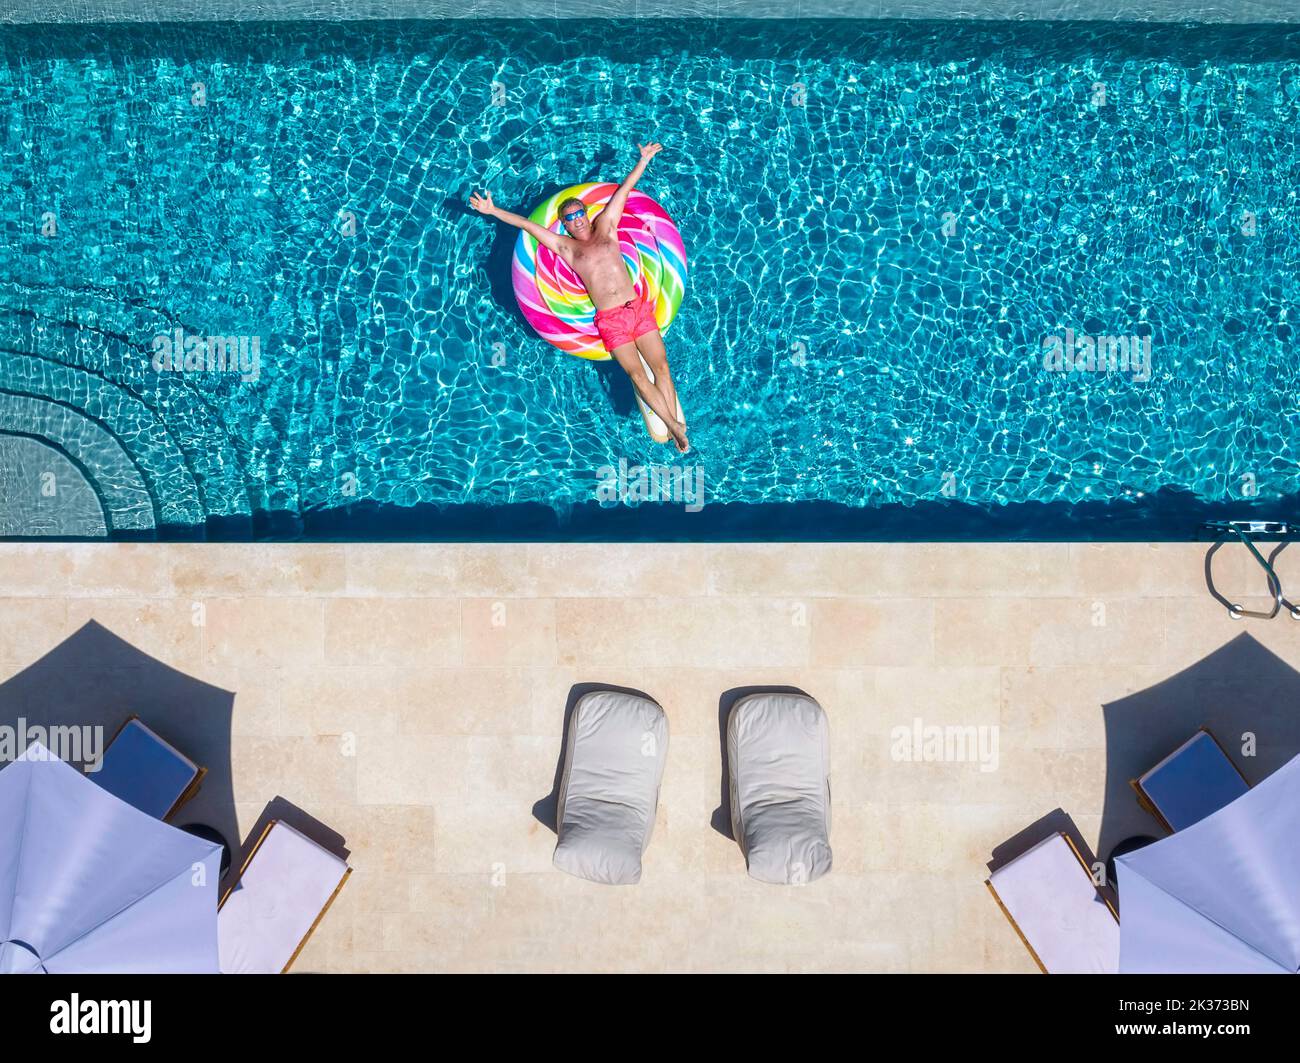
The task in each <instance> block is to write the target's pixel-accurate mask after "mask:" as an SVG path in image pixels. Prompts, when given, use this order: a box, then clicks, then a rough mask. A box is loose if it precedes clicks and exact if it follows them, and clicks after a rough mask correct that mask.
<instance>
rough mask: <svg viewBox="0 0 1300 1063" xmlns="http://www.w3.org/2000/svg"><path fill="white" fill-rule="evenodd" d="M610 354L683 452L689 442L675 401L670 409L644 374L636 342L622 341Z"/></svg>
mask: <svg viewBox="0 0 1300 1063" xmlns="http://www.w3.org/2000/svg"><path fill="white" fill-rule="evenodd" d="M610 354H612V355H613V356H614V361H616V362H618V364H619V365H620V366H622V367H623V372H625V373H626V374H627V375H628V376H629V377H631V378H632V386H633V387H634V388H636V392H637V394H638V395H640V396H641V399H642V401H643V402H644V403H645V404H646V405H647V406H649V407H650V409H652V410H654V412H655V413H657V414H658V415H659V419H660V420H661V421H663V423H664V424H665V425H667V426H668V432H669V434H671V435H672V437H673V439H674V441H675V442H676V443H677V449H678V450H680V451H681V452H682V453H683V454H685V453H686V450H687V448H688V447H689V444H688V443H687V441H686V427H685V426H684V425H683V424H682V423H681V422H680V421H678V420H677V407H676V403H675V402H674V405H673V407H672V409H671V410H670V409H669V407H668V401H667V400H666V399H665V398H664V394H663V392H662V391H660V390H659V389H658V388H657V387H655V386H654V385H653V384H652V383H650V378H649V377H648V376H646V373H645V368H644V367H643V366H642V365H641V357H640V355H638V354H637V347H636V344H635V343H624V344H622V345H620V346H618V347H615V348H614V349H613V350H612V351H610ZM674 398H675V397H674Z"/></svg>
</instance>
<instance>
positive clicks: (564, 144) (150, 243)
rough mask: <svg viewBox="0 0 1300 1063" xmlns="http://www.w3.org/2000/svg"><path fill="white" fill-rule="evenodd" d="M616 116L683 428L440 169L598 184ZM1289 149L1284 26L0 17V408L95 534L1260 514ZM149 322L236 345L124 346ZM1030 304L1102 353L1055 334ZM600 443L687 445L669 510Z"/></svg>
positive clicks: (733, 529) (1289, 217)
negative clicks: (583, 351)
mask: <svg viewBox="0 0 1300 1063" xmlns="http://www.w3.org/2000/svg"><path fill="white" fill-rule="evenodd" d="M196 86H201V88H198V87H196ZM650 138H653V139H656V140H660V141H662V142H663V143H664V145H665V150H664V151H663V153H662V154H661V155H660V156H659V157H658V158H656V159H655V160H654V161H653V163H652V164H651V167H650V170H649V172H648V173H647V175H646V177H645V178H644V179H643V182H642V186H641V187H642V188H643V189H644V190H645V191H647V192H648V193H650V194H651V195H652V196H654V197H655V198H657V199H658V200H659V201H660V202H661V203H663V204H664V206H665V207H666V208H667V209H668V210H669V212H670V213H671V214H672V215H673V216H674V218H675V219H676V220H677V222H678V224H679V225H680V227H681V230H682V233H683V235H684V238H685V240H686V244H687V252H688V255H689V256H690V265H691V276H690V286H689V290H688V292H687V295H686V298H685V300H684V302H683V305H682V309H681V312H680V314H679V316H678V318H677V321H676V323H675V324H674V326H673V328H672V330H671V332H670V333H669V334H668V336H667V345H668V350H669V355H670V360H671V363H672V365H673V367H674V375H675V377H676V379H677V384H678V388H679V391H680V392H681V394H682V396H683V400H684V403H685V407H686V410H687V414H688V421H689V422H690V425H691V429H692V441H693V443H694V448H695V449H694V450H693V452H692V453H691V454H690V455H688V456H686V457H684V458H678V457H677V456H675V455H674V454H673V453H671V451H670V450H669V449H668V448H665V447H660V446H656V445H655V444H654V443H653V442H651V441H650V440H649V439H648V437H647V436H646V435H645V432H644V429H643V427H642V424H641V419H640V417H639V416H638V415H637V413H636V411H635V408H634V406H633V403H632V396H631V392H630V390H629V387H628V385H627V382H626V381H625V380H623V379H621V378H620V376H619V374H618V373H617V371H616V370H613V369H612V368H611V366H610V365H609V364H608V363H606V364H604V365H603V366H597V365H593V364H592V363H589V362H585V361H582V360H579V359H576V358H572V357H568V356H564V355H562V354H559V353H558V352H556V351H554V350H553V349H552V348H551V347H549V346H547V345H546V344H545V343H543V342H541V341H540V340H538V339H536V338H535V337H534V336H533V335H532V334H531V332H530V331H529V330H528V328H527V326H526V324H525V323H524V322H523V320H522V318H521V316H520V315H519V313H518V311H517V310H516V308H515V306H514V304H513V299H512V297H511V293H510V286H509V277H508V262H509V253H510V249H511V246H512V241H513V234H512V233H510V232H508V231H506V230H505V229H503V228H501V227H499V226H497V225H496V224H495V223H492V222H489V221H487V220H485V219H482V218H479V217H478V216H476V215H473V214H471V213H470V212H468V210H467V209H466V207H465V200H466V198H467V197H468V195H469V193H470V191H471V190H473V189H476V188H480V187H487V188H489V189H490V190H491V191H492V192H493V193H494V195H495V197H496V199H497V202H498V203H499V204H501V205H503V206H507V207H511V208H514V209H516V210H523V211H524V212H525V213H526V212H527V210H528V209H531V207H532V205H533V204H534V203H535V202H536V201H538V200H539V199H541V198H542V197H543V196H544V195H546V194H548V193H550V192H551V191H553V190H554V189H555V188H557V187H559V186H560V185H563V184H568V183H572V182H576V181H586V180H619V179H620V178H621V177H622V176H623V174H624V173H625V172H626V170H627V169H628V168H629V167H630V166H631V164H632V163H633V162H634V161H635V158H636V148H635V144H636V142H637V141H638V140H646V139H650ZM1298 149H1300V34H1298V33H1297V31H1296V30H1294V29H1286V28H1282V27H1258V28H1251V27H1245V28H1223V27H1219V28H1193V27H1185V28H1178V27H1165V28H1139V27H1136V26H1131V25H1127V26H1126V25H1110V26H1107V25H1089V26H1084V25H1079V24H1075V25H1061V24H1054V25H1047V24H1032V23H1030V24H1015V25H1011V24H984V25H978V24H977V25H970V24H958V23H933V22H931V23H878V24H872V23H853V22H783V23H761V22H741V21H737V22H721V23H713V22H688V23H683V22H659V21H642V22H638V23H635V24H633V23H625V22H583V23H560V22H528V23H524V22H518V23H515V22H480V23H475V24H467V25H465V24H436V23H386V24H385V23H377V24H353V25H348V26H329V25H324V26H322V25H304V24H285V25H265V24H255V25H242V26H240V25H231V24H214V25H202V26H185V27H180V26H174V27H153V28H148V27H116V28H103V27H101V28H94V27H91V28H86V27H80V28H61V29H55V28H50V27H46V28H11V29H7V30H6V32H5V35H4V36H3V38H0V196H2V197H3V208H2V209H0V234H2V235H3V241H2V243H0V432H5V433H7V434H11V435H15V436H19V437H22V438H29V439H38V440H44V441H45V442H47V443H48V444H49V445H50V446H51V447H52V448H53V449H54V451H56V452H58V453H59V454H61V455H62V456H63V457H66V458H67V459H68V461H70V462H71V463H73V465H75V466H76V467H77V468H78V469H80V470H81V471H82V473H83V474H84V476H85V477H86V479H87V480H88V481H89V482H90V483H92V484H93V485H94V487H95V489H96V490H97V491H98V492H99V495H100V497H101V498H102V499H103V500H104V505H105V509H106V512H107V513H108V515H109V523H110V525H111V526H112V528H113V530H114V532H115V533H116V534H119V535H153V534H163V535H189V534H203V533H204V532H206V533H207V534H209V535H213V536H242V535H245V534H298V533H305V534H320V535H384V534H415V535H431V536H434V537H437V536H439V535H443V534H446V535H449V536H459V535H470V536H473V535H476V534H482V535H484V536H496V535H501V536H506V537H513V536H515V535H518V534H524V535H527V534H531V533H532V532H533V531H539V530H540V531H539V533H543V532H544V533H546V534H557V535H561V536H562V535H565V534H573V535H581V536H587V535H594V536H600V535H603V534H609V535H617V536H620V537H621V536H622V535H625V534H640V535H644V536H647V537H655V536H656V535H659V534H663V535H666V536H667V535H671V536H685V537H691V536H692V535H693V534H696V533H697V532H698V534H700V535H702V536H708V535H717V534H728V535H729V534H741V535H745V536H758V537H763V536H764V535H765V534H772V535H781V536H787V535H793V536H795V537H804V536H806V537H809V538H816V537H820V536H821V535H823V534H846V535H850V536H852V535H862V536H875V535H889V534H894V532H891V530H890V529H897V534H899V535H903V534H908V535H910V534H926V535H932V536H937V537H942V536H943V535H945V534H948V533H949V532H951V533H952V534H962V532H960V531H953V530H952V529H961V528H968V529H974V530H973V531H972V532H971V534H986V535H992V536H1008V537H1023V536H1049V537H1050V536H1053V535H1055V534H1061V535H1065V534H1068V533H1067V531H1066V530H1065V529H1068V528H1070V527H1075V526H1077V527H1079V528H1082V529H1084V530H1081V531H1079V532H1077V534H1079V535H1085V534H1087V535H1092V534H1099V535H1104V534H1106V529H1107V528H1112V529H1123V531H1122V534H1125V535H1128V534H1131V535H1133V536H1134V537H1146V536H1148V535H1149V536H1151V537H1157V536H1162V535H1178V536H1181V535H1185V534H1190V533H1191V531H1192V527H1191V526H1190V525H1188V524H1186V523H1183V521H1184V520H1191V518H1192V517H1193V516H1195V515H1204V514H1214V513H1218V512H1220V511H1224V512H1227V511H1229V510H1230V511H1231V512H1233V513H1239V512H1245V511H1247V510H1249V511H1250V512H1252V513H1268V514H1270V515H1273V514H1279V513H1280V514H1283V515H1293V514H1294V513H1295V510H1296V499H1297V497H1300V463H1298V459H1297V452H1296V446H1295V437H1296V433H1295V424H1296V411H1297V405H1298V402H1300V360H1298V359H1297V358H1296V357H1295V356H1294V353H1293V344H1294V343H1295V341H1296V332H1295V329H1296V324H1297V314H1298V313H1300V310H1298V309H1297V296H1298V295H1300V199H1298V198H1297V196H1298V192H1297V190H1298V189H1300V150H1298ZM1066 330H1070V331H1069V332H1068V333H1067V331H1066ZM178 331H179V335H180V337H181V339H182V341H183V340H184V338H185V337H191V336H194V337H209V336H228V337H244V340H245V344H246V348H250V349H251V344H252V342H256V344H257V349H258V361H257V365H256V367H255V371H246V372H244V373H232V372H225V373H220V372H211V373H202V372H192V371H182V372H160V371H159V370H158V369H156V368H155V365H154V364H153V361H154V360H153V358H152V354H153V351H154V349H155V348H154V347H153V344H154V342H155V337H158V336H166V337H169V338H170V337H175V336H176V335H177V334H178ZM1051 336H1057V337H1060V338H1061V341H1062V345H1064V342H1065V340H1066V339H1067V338H1068V339H1070V340H1071V341H1073V342H1074V344H1076V345H1078V344H1083V345H1084V346H1080V347H1079V349H1080V350H1085V349H1086V343H1087V342H1092V343H1093V344H1094V348H1095V345H1096V343H1097V342H1098V341H1099V340H1100V341H1102V343H1103V345H1106V344H1109V341H1107V340H1103V339H1102V338H1104V337H1115V338H1117V343H1116V345H1114V346H1113V347H1112V348H1111V349H1112V350H1113V351H1114V352H1116V357H1117V358H1118V353H1119V351H1120V350H1121V349H1122V350H1123V352H1124V354H1125V356H1126V357H1127V355H1128V353H1129V352H1130V351H1133V352H1135V353H1134V355H1133V357H1134V358H1135V359H1139V361H1135V362H1134V363H1133V364H1132V365H1129V366H1128V368H1127V369H1126V370H1123V371H1119V370H1118V369H1117V370H1116V371H1112V372H1103V371H1100V370H1099V369H1092V370H1090V369H1088V368H1081V369H1070V368H1068V367H1067V363H1066V362H1061V363H1059V367H1060V371H1055V369H1056V366H1052V365H1051V363H1050V359H1048V364H1049V366H1050V368H1045V354H1046V355H1050V354H1051V352H1052V348H1051V346H1050V344H1051V342H1052V341H1050V340H1047V345H1045V339H1046V338H1047V337H1051ZM1081 337H1088V338H1089V340H1082V339H1081ZM1120 339H1122V343H1123V347H1122V348H1121V347H1120V346H1119V345H1118V341H1119V340H1120ZM1147 352H1149V362H1148V361H1146V359H1147V357H1148V354H1147ZM1106 364H1107V363H1106V360H1105V358H1104V357H1103V359H1102V363H1101V365H1102V368H1105V366H1106ZM1125 364H1127V363H1125ZM250 365H251V363H246V365H245V368H246V369H247V368H249V366H250ZM1135 366H1136V368H1135ZM620 460H622V461H624V462H625V463H626V464H627V465H628V466H631V467H636V466H637V465H639V464H644V463H657V464H663V465H674V466H682V467H685V470H686V472H687V474H688V482H691V483H694V482H696V480H697V478H698V477H702V478H703V483H704V490H705V497H704V502H705V506H704V508H703V510H702V511H699V512H692V513H691V514H690V515H689V516H680V517H678V516H675V515H673V514H681V513H684V507H683V506H681V505H679V504H674V505H657V506H656V505H650V504H645V503H642V504H641V505H639V506H638V505H635V504H633V502H631V501H629V500H628V499H627V498H626V497H624V499H623V500H622V501H619V500H610V498H609V497H608V492H606V494H605V495H603V496H598V494H597V488H598V486H599V483H600V475H601V474H600V473H599V472H598V470H601V469H602V468H605V469H608V468H610V467H614V468H617V467H618V466H619V462H620ZM605 475H606V476H607V475H608V474H607V473H606V474H605ZM2 481H3V477H0V482H2ZM601 497H603V499H604V500H603V501H599V500H598V498H601ZM710 514H713V515H714V516H713V518H712V521H713V523H710V517H709V515H710ZM719 514H725V515H726V519H725V521H723V522H722V523H721V524H720V523H719V518H718V515H719ZM972 514H974V515H975V516H974V517H972V516H971V515H972ZM1081 514H1082V515H1085V516H1086V520H1083V521H1082V523H1080V515H1081ZM773 515H775V516H773ZM1171 515H1172V516H1171ZM692 521H695V523H694V524H692V523H691V522H692ZM1171 521H1172V523H1171ZM724 525H725V527H724ZM705 529H709V530H705ZM981 529H982V530H981Z"/></svg>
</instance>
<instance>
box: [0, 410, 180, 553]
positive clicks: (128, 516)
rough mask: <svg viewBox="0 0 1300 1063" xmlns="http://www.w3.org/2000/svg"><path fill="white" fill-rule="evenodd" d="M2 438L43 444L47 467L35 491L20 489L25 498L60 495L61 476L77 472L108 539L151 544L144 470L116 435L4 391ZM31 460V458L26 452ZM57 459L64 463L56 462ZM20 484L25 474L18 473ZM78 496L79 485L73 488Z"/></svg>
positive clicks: (74, 414) (73, 412)
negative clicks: (99, 508)
mask: <svg viewBox="0 0 1300 1063" xmlns="http://www.w3.org/2000/svg"><path fill="white" fill-rule="evenodd" d="M0 432H3V433H4V434H5V435H6V436H9V437H11V438H12V437H21V438H26V439H32V440H36V441H37V442H39V443H40V444H41V445H42V446H43V447H44V451H43V453H42V455H41V456H43V457H45V458H47V459H48V462H49V464H48V465H47V466H46V467H44V468H41V469H38V470H36V474H37V479H36V486H35V488H33V484H32V483H31V482H30V481H26V482H23V483H21V484H20V485H19V489H20V491H21V496H20V498H19V503H20V504H21V500H22V497H26V495H27V493H28V492H29V491H31V490H33V489H36V490H41V489H45V490H49V489H50V488H51V487H52V488H53V489H54V490H55V491H56V492H57V491H58V489H59V476H60V470H64V471H65V472H66V469H65V466H71V467H72V468H73V469H75V470H76V471H77V472H78V473H79V475H80V477H81V481H82V482H84V483H85V484H86V485H87V486H89V487H91V488H92V489H93V490H94V491H95V494H96V496H97V497H98V499H99V502H100V505H101V506H102V514H103V518H104V521H105V525H106V529H105V534H114V535H122V536H123V537H127V538H152V537H153V535H154V534H155V532H156V528H157V522H156V521H155V519H154V503H153V498H152V496H151V495H150V493H149V488H148V487H147V486H146V484H145V480H144V477H143V476H142V475H141V473H140V470H139V469H138V468H137V467H136V466H135V464H134V463H133V462H132V461H131V457H130V455H129V454H128V453H127V452H126V450H125V449H124V448H123V447H122V445H121V443H120V442H118V440H117V439H116V437H114V436H113V434H112V433H110V432H108V431H106V430H105V429H104V428H103V427H102V426H101V425H98V424H96V423H95V422H94V421H92V420H91V419H89V418H87V417H86V416H84V415H83V414H81V413H79V412H78V411H77V410H74V409H72V408H71V407H68V406H61V405H59V404H58V403H55V402H50V401H48V400H46V399H38V398H35V397H33V396H31V395H19V394H15V393H14V392H11V391H4V390H0ZM22 456H23V457H24V459H26V460H29V459H30V458H31V457H32V456H33V452H31V451H26V452H25V453H24V454H23V455H22ZM56 456H57V457H60V458H61V459H62V460H61V461H56ZM19 475H20V478H21V470H20V471H19ZM69 486H70V488H71V489H72V490H73V492H74V495H75V494H76V493H77V492H78V491H79V488H78V485H77V483H76V482H73V481H70V482H69Z"/></svg>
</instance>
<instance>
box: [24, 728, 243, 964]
mask: <svg viewBox="0 0 1300 1063" xmlns="http://www.w3.org/2000/svg"><path fill="white" fill-rule="evenodd" d="M220 862H221V847H220V846H218V845H214V844H213V843H211V842H206V841H203V840H201V839H199V838H195V837H193V836H192V835H189V834H186V833H185V832H184V831H181V830H177V829H176V828H175V827H171V826H168V825H167V824H166V823H163V822H162V821H161V820H157V819H154V818H153V817H152V816H149V815H146V814H145V813H143V812H141V811H139V810H138V809H135V808H133V807H131V806H130V805H128V804H126V803H125V802H124V801H121V800H119V799H118V798H116V797H114V796H113V795H112V794H110V793H108V792H107V791H105V790H102V789H100V787H99V786H97V785H96V784H95V783H94V782H92V781H91V780H90V779H89V778H87V777H86V776H85V775H83V774H82V773H81V772H79V771H77V770H76V769H75V768H73V767H71V766H70V765H68V764H65V763H64V762H63V761H61V760H59V759H58V758H57V757H54V756H53V755H52V754H51V753H50V752H49V751H48V750H46V749H45V747H44V746H41V745H40V744H33V745H32V746H31V747H30V748H29V749H28V750H27V752H26V753H25V754H24V755H23V756H22V757H20V758H19V759H18V760H16V761H14V762H13V763H12V764H10V765H8V766H7V767H5V768H4V770H3V771H0V973H39V972H47V973H51V974H66V973H146V972H153V973H214V974H215V973H216V972H217V971H218V970H219V967H218V962H217V879H218V877H219V874H220Z"/></svg>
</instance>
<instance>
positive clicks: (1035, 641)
mask: <svg viewBox="0 0 1300 1063" xmlns="http://www.w3.org/2000/svg"><path fill="white" fill-rule="evenodd" d="M1165 615H1166V614H1165V601H1164V599H1160V598H1150V599H1118V598H1117V599H1107V598H1105V597H1103V596H1097V597H1094V598H1087V599H1079V598H1054V599H1046V600H1036V601H1034V602H1033V603H1032V604H1031V609H1030V616H1031V617H1032V630H1031V634H1030V646H1029V663H1030V664H1034V665H1046V666H1053V665H1073V666H1091V667H1100V666H1106V665H1112V666H1113V665H1125V664H1130V665H1140V664H1149V663H1151V662H1153V661H1158V660H1160V659H1161V658H1162V656H1163V655H1164V652H1165Z"/></svg>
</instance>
